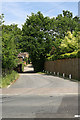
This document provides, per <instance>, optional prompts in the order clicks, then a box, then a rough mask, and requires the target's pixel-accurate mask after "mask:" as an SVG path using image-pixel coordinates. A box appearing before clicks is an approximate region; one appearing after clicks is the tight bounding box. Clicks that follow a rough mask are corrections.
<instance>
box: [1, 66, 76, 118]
mask: <svg viewBox="0 0 80 120" xmlns="http://www.w3.org/2000/svg"><path fill="white" fill-rule="evenodd" d="M2 92H3V104H2V108H3V111H2V112H3V118H41V117H42V118H74V116H75V115H76V114H78V83H77V82H72V81H70V80H67V79H63V78H59V77H55V76H51V75H45V74H38V73H34V72H33V68H32V67H31V65H28V66H27V67H25V70H24V73H22V74H20V77H19V79H18V80H17V81H16V82H15V83H14V84H12V85H11V86H10V87H9V88H5V89H3V90H2Z"/></svg>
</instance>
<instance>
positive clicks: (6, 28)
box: [2, 25, 20, 73]
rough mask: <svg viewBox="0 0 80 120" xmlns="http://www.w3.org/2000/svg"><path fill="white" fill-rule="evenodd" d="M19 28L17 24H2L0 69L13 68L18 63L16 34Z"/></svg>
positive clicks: (18, 32)
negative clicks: (0, 63) (0, 62)
mask: <svg viewBox="0 0 80 120" xmlns="http://www.w3.org/2000/svg"><path fill="white" fill-rule="evenodd" d="M18 34H20V29H18V27H17V25H3V26H2V69H3V72H4V73H5V70H6V69H7V70H9V71H10V70H13V68H15V67H16V66H17V64H18V59H17V55H18V52H19V51H18V50H17V36H18Z"/></svg>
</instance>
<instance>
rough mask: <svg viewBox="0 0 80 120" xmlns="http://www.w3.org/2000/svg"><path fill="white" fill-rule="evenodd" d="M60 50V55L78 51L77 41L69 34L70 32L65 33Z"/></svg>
mask: <svg viewBox="0 0 80 120" xmlns="http://www.w3.org/2000/svg"><path fill="white" fill-rule="evenodd" d="M60 50H61V53H71V52H73V51H76V50H78V40H77V38H76V37H75V36H74V33H73V34H71V32H70V31H68V32H67V35H66V36H65V38H64V39H63V40H62V42H61V45H60Z"/></svg>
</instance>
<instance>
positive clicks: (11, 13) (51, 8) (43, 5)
mask: <svg viewBox="0 0 80 120" xmlns="http://www.w3.org/2000/svg"><path fill="white" fill-rule="evenodd" d="M43 1H44V0H43ZM67 1H68V0H67ZM0 6H1V7H2V9H1V13H3V14H4V16H5V19H4V20H5V24H12V23H15V24H18V26H19V27H20V28H21V24H23V23H24V22H25V20H26V17H27V15H31V13H32V12H33V13H37V12H38V11H41V12H42V14H43V15H44V16H49V17H56V16H57V15H58V14H62V11H63V10H69V11H71V12H72V13H73V16H76V15H78V0H75V1H71V2H69V1H68V2H66V0H64V1H61V2H60V0H57V2H49V1H48V0H47V1H46V2H40V1H37V2H32V1H30V2H28V1H27V2H25V0H22V1H20V0H17V1H16V0H15V1H14V2H12V1H10V2H9V0H3V2H2V4H0ZM1 13H0V14H1Z"/></svg>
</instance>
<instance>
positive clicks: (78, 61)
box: [44, 58, 80, 80]
mask: <svg viewBox="0 0 80 120" xmlns="http://www.w3.org/2000/svg"><path fill="white" fill-rule="evenodd" d="M44 70H45V71H48V72H52V73H53V74H56V75H62V76H65V77H71V78H72V79H78V80H80V58H72V59H61V60H54V61H46V62H45V64H44Z"/></svg>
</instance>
